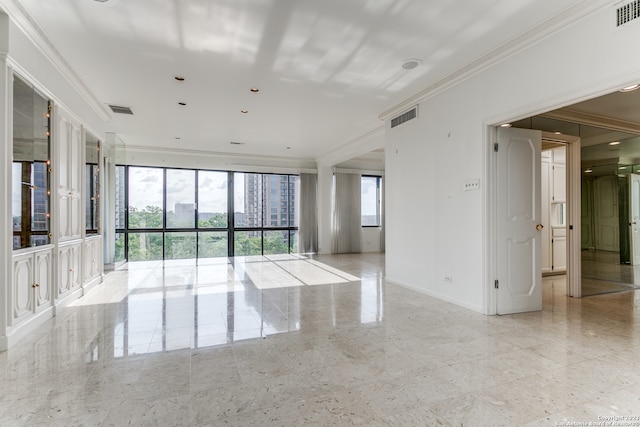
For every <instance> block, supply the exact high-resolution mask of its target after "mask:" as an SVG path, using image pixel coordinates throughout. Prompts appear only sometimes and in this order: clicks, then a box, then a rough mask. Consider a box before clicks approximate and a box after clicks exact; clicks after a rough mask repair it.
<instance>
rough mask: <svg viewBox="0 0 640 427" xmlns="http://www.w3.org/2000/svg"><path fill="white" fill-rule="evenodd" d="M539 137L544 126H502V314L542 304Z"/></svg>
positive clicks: (499, 230) (499, 291)
mask: <svg viewBox="0 0 640 427" xmlns="http://www.w3.org/2000/svg"><path fill="white" fill-rule="evenodd" d="M541 139H542V133H541V132H540V131H535V130H528V129H513V128H498V146H497V148H498V152H497V155H498V159H497V203H498V205H497V219H496V222H497V224H496V227H497V236H496V237H497V245H496V248H497V274H498V277H497V283H496V286H497V301H496V311H497V313H498V314H508V313H520V312H525V311H536V310H541V309H542V270H541V261H540V255H541V246H540V245H541V239H542V236H541V230H542V223H541V215H540V214H541V209H540V160H539V159H540V146H541Z"/></svg>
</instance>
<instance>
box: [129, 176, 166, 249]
mask: <svg viewBox="0 0 640 427" xmlns="http://www.w3.org/2000/svg"><path fill="white" fill-rule="evenodd" d="M163 187H164V178H163V174H162V169H160V168H144V167H130V168H129V228H162V213H163V210H162V189H163ZM129 245H131V242H129ZM161 253H162V251H161ZM129 254H130V255H131V253H129Z"/></svg>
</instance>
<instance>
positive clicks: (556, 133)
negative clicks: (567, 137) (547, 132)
mask: <svg viewBox="0 0 640 427" xmlns="http://www.w3.org/2000/svg"><path fill="white" fill-rule="evenodd" d="M553 134H554V135H562V132H560V131H555V132H554V133H553Z"/></svg>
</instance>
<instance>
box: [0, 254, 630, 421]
mask: <svg viewBox="0 0 640 427" xmlns="http://www.w3.org/2000/svg"><path fill="white" fill-rule="evenodd" d="M383 277H384V257H383V256H382V255H379V254H365V255H335V256H318V257H314V258H313V259H305V258H303V257H288V256H287V257H275V258H271V259H269V258H262V257H259V258H243V259H232V260H230V261H228V260H226V259H225V260H218V261H211V262H208V263H207V262H204V263H203V262H201V263H200V264H199V265H198V266H196V265H195V264H194V263H192V262H173V263H166V264H165V265H164V267H163V265H162V264H161V263H132V264H129V269H128V271H115V272H112V273H110V274H108V275H107V277H106V282H105V284H104V285H103V286H101V287H100V288H98V289H96V290H95V291H94V292H92V293H91V294H90V295H88V296H86V297H84V298H82V299H80V300H79V301H78V302H77V304H76V305H75V306H74V307H70V308H69V309H67V310H65V311H62V312H61V313H59V316H58V317H56V319H55V321H52V322H50V323H49V324H47V325H46V326H45V327H43V328H41V329H40V330H38V331H36V332H34V334H33V335H32V336H31V337H29V338H28V339H26V340H24V341H23V342H20V343H19V344H18V345H16V347H15V348H14V349H12V350H11V351H9V352H5V353H0V373H1V376H0V425H3V426H5V425H7V426H9V425H11V426H13V425H20V426H21V425H25V426H27V425H28V426H34V425H46V426H71V425H90V426H95V425H104V426H111V425H116V426H121V425H162V426H174V425H175V426H179V425H189V426H218V425H229V426H252V425H255V426H297V425H319V426H320V425H367V426H417V425H420V426H422V425H474V426H483V425H487V426H496V425H531V426H543V425H544V426H548V425H559V424H557V423H561V422H565V423H566V421H574V422H589V421H591V422H594V423H595V422H597V421H598V417H599V416H616V415H636V416H637V415H640V414H639V413H638V408H639V407H640V406H639V402H638V396H639V395H640V368H639V367H638V364H637V360H638V359H639V358H640V332H638V331H639V329H640V291H637V292H622V293H616V294H609V295H601V296H594V297H591V298H567V297H566V296H565V293H564V291H565V286H566V283H565V278H564V276H551V277H546V278H544V279H543V307H544V309H543V311H540V312H534V313H525V314H518V315H510V316H484V315H482V314H478V313H475V312H472V311H469V310H466V309H464V308H461V307H459V306H455V305H452V304H448V303H446V302H443V301H441V300H437V299H434V298H431V297H429V296H426V295H423V294H419V293H416V292H414V291H411V290H408V289H405V288H402V287H399V286H397V285H393V284H391V283H388V282H386V281H385V280H384V278H383Z"/></svg>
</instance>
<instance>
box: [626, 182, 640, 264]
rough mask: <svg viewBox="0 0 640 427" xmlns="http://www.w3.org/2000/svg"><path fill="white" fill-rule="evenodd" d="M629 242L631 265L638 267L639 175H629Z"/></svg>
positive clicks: (639, 232) (639, 253) (639, 238)
mask: <svg viewBox="0 0 640 427" xmlns="http://www.w3.org/2000/svg"><path fill="white" fill-rule="evenodd" d="M629 241H630V242H631V245H630V246H631V264H632V265H640V175H638V174H635V173H632V174H629Z"/></svg>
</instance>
